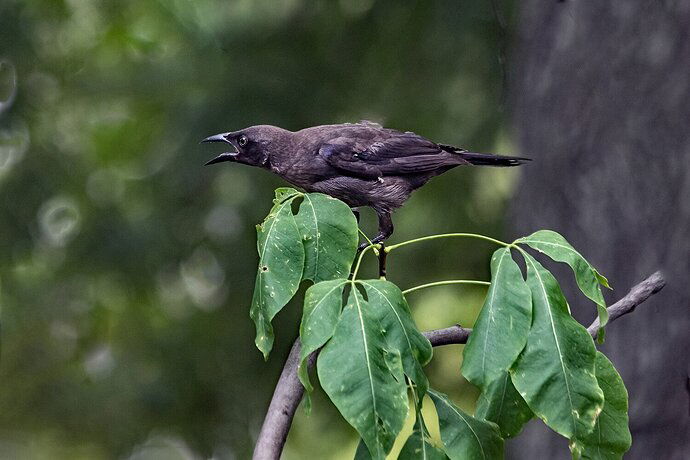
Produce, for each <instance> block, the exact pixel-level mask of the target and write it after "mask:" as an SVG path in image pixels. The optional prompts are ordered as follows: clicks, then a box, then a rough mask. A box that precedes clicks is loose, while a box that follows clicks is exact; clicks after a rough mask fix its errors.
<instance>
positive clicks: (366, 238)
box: [357, 227, 374, 244]
mask: <svg viewBox="0 0 690 460" xmlns="http://www.w3.org/2000/svg"><path fill="white" fill-rule="evenodd" d="M357 231H358V232H359V233H360V234H361V235H362V236H363V237H364V239H365V240H367V242H368V243H369V244H374V243H372V242H371V240H370V239H369V237H368V236H367V234H366V233H364V232H363V231H362V229H361V228H359V227H357Z"/></svg>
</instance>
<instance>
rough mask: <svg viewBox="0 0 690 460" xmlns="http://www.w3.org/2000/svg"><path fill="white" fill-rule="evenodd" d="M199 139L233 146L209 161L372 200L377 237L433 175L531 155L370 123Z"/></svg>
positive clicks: (255, 129)
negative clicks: (470, 147)
mask: <svg viewBox="0 0 690 460" xmlns="http://www.w3.org/2000/svg"><path fill="white" fill-rule="evenodd" d="M201 142H202V143H203V142H223V143H226V144H230V145H231V146H233V147H234V151H232V152H225V153H221V154H220V155H218V156H217V157H216V158H214V159H212V160H211V161H209V162H207V163H206V164H207V165H210V164H214V163H220V162H223V161H233V162H237V163H244V164H247V165H250V166H258V167H261V168H264V169H268V170H269V171H272V172H274V173H275V174H277V175H279V176H280V177H282V178H283V179H285V180H286V181H288V182H289V183H291V184H293V185H295V186H297V187H300V188H302V189H304V190H306V191H307V192H321V193H325V194H327V195H330V196H332V197H335V198H338V199H340V200H342V201H344V202H345V203H347V204H348V205H349V206H350V207H351V208H353V210H354V211H355V212H357V208H358V207H360V206H370V207H371V208H373V209H374V210H375V211H376V214H377V216H378V220H379V232H378V235H376V237H375V238H374V239H373V240H372V242H373V243H379V242H382V241H384V240H385V239H387V238H388V237H389V236H391V234H392V233H393V221H392V219H391V212H393V210H395V209H397V208H399V207H400V206H402V205H403V203H404V202H405V201H406V200H407V198H408V197H409V196H410V194H411V193H412V191H413V190H415V189H417V188H419V187H421V186H422V185H424V184H426V182H427V181H428V180H429V179H431V178H432V177H434V176H438V175H439V174H442V173H444V172H446V171H448V170H449V169H452V168H454V167H456V166H460V165H480V166H517V165H519V164H522V163H524V162H525V161H527V160H528V159H527V158H518V157H507V156H502V155H492V154H486V153H472V152H468V151H467V150H464V149H461V148H458V147H453V146H451V145H445V144H437V143H435V142H432V141H430V140H429V139H426V138H424V137H422V136H419V135H417V134H415V133H412V132H401V131H396V130H394V129H387V128H384V127H382V126H381V125H379V124H376V123H372V122H368V121H362V122H359V123H346V124H340V125H322V126H314V127H312V128H306V129H302V130H300V131H296V132H292V131H288V130H285V129H282V128H278V127H276V126H270V125H259V126H252V127H250V128H246V129H243V130H240V131H234V132H229V133H223V134H216V135H214V136H210V137H207V138H206V139H204V140H203V141H201Z"/></svg>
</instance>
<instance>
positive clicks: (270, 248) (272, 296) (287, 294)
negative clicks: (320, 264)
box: [249, 192, 304, 359]
mask: <svg viewBox="0 0 690 460" xmlns="http://www.w3.org/2000/svg"><path fill="white" fill-rule="evenodd" d="M276 196H278V192H276ZM295 196H296V195H295ZM293 198H294V197H293ZM291 203H292V200H291V199H288V200H285V201H283V202H278V199H276V204H275V205H274V206H273V209H271V212H270V213H269V214H268V216H267V217H266V219H265V220H264V222H263V223H262V224H261V225H257V227H256V233H257V248H258V251H259V267H258V271H257V275H256V283H255V285H254V297H253V298H252V306H251V308H250V310H249V316H251V318H252V319H253V320H254V324H255V325H256V340H255V343H256V346H257V348H258V349H259V350H261V352H262V353H263V355H264V358H265V359H268V354H269V353H270V351H271V348H273V326H272V325H271V320H272V319H273V317H274V316H275V315H276V314H277V313H278V312H279V311H280V310H281V309H282V308H283V307H284V306H285V304H287V303H288V302H289V301H290V299H291V298H292V297H293V296H294V295H295V292H297V289H298V287H299V283H300V281H301V279H302V270H303V268H304V247H303V246H302V241H301V238H300V233H299V230H298V229H297V224H296V223H295V217H294V216H293V215H292V209H291Z"/></svg>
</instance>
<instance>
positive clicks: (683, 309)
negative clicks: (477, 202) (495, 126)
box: [509, 0, 690, 459]
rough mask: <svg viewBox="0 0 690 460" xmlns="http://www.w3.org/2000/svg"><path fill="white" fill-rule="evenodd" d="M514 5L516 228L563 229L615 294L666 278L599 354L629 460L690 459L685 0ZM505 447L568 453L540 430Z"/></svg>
mask: <svg viewBox="0 0 690 460" xmlns="http://www.w3.org/2000/svg"><path fill="white" fill-rule="evenodd" d="M520 8H521V11H520V19H519V22H518V31H517V35H518V36H517V44H516V48H515V50H514V51H515V52H514V53H513V55H512V61H513V64H514V67H513V68H514V69H515V73H514V74H513V75H512V77H511V80H510V101H511V106H512V119H513V126H514V128H515V134H516V139H517V141H518V144H519V147H520V152H519V153H520V154H521V155H524V156H528V157H531V158H533V159H534V161H533V162H532V163H531V164H529V165H527V166H525V167H523V168H522V176H521V183H520V185H519V187H518V193H517V195H516V198H515V202H514V204H513V206H512V210H511V212H512V223H513V229H514V231H515V234H516V235H524V234H528V233H531V232H532V231H535V230H537V229H540V228H549V229H554V230H556V231H558V232H560V233H561V234H563V235H564V236H565V237H566V238H567V239H568V240H569V241H570V242H571V243H572V244H573V245H574V246H575V247H576V248H578V249H579V250H580V251H581V252H582V253H583V255H585V257H587V258H588V259H589V260H590V261H592V263H593V264H594V265H595V266H596V267H597V268H598V269H599V270H600V271H601V272H602V273H603V274H604V275H607V276H608V277H609V281H610V283H611V286H612V287H613V288H614V289H625V288H626V287H627V286H632V285H634V284H635V283H637V282H638V281H640V280H641V279H642V278H643V277H644V276H646V275H647V274H648V273H651V272H653V271H654V270H656V269H659V268H660V269H662V270H663V272H664V274H665V276H666V279H667V281H668V284H667V287H666V289H665V290H664V291H663V292H661V293H660V295H658V296H656V297H655V298H653V299H651V300H650V302H652V303H653V304H652V305H650V307H651V308H645V309H644V310H641V311H639V312H637V313H636V314H635V315H631V316H630V317H628V318H627V319H623V320H622V321H621V322H620V323H617V324H616V327H615V328H614V329H612V330H611V333H610V334H609V335H608V336H607V339H606V343H605V345H604V346H603V347H602V348H601V349H602V351H604V353H606V354H607V355H608V356H609V357H610V358H611V360H612V361H613V363H614V364H615V365H616V366H617V367H618V369H619V371H620V373H621V376H622V377H623V380H624V381H625V383H626V385H627V387H628V391H629V396H630V428H631V431H632V435H633V446H632V449H631V450H630V452H629V453H628V455H627V456H626V458H632V459H650V458H658V459H662V458H663V459H675V458H681V457H683V458H687V455H688V453H690V428H689V426H690V423H689V419H690V412H689V411H690V402H689V398H688V389H687V385H688V383H687V382H688V370H689V367H688V362H689V358H688V356H689V353H690V243H689V242H690V37H689V36H688V35H689V33H690V1H687V0H678V1H660V0H646V1H645V0H625V1H614V2H609V1H594V0H568V1H565V2H558V1H556V0H525V1H523V2H521V4H520ZM563 276H565V277H568V276H570V275H568V274H566V272H565V271H564V272H563ZM570 277H571V278H572V276H570ZM565 291H566V295H567V296H568V299H569V301H570V303H571V306H572V309H573V312H574V314H575V315H576V316H577V317H578V319H580V320H582V321H585V322H586V321H587V319H590V318H591V316H592V315H593V314H594V307H593V306H592V305H591V303H590V302H588V301H587V300H586V299H584V298H583V297H582V295H580V294H578V293H577V288H576V287H575V284H574V283H571V284H570V285H566V286H565ZM619 295H620V292H619ZM609 298H613V294H612V295H611V297H609ZM540 425H542V426H540ZM509 446H510V452H511V455H510V456H511V457H513V458H549V459H550V458H568V457H569V452H568V449H567V442H566V440H564V439H563V438H559V437H557V436H555V435H553V434H550V433H549V432H548V430H546V429H543V424H541V423H534V422H532V423H531V424H530V425H529V426H528V428H527V429H526V432H525V433H524V434H523V435H522V436H520V437H518V438H517V440H515V441H512V442H511V443H509Z"/></svg>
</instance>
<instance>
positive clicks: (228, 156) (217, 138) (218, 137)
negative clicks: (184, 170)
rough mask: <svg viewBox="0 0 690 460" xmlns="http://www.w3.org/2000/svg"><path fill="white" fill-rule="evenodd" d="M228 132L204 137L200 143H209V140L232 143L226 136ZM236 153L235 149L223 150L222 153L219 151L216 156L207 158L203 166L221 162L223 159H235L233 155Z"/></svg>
mask: <svg viewBox="0 0 690 460" xmlns="http://www.w3.org/2000/svg"><path fill="white" fill-rule="evenodd" d="M228 134H230V133H222V134H215V135H213V136H209V137H207V138H206V139H204V140H203V141H201V142H200V144H205V143H210V142H225V143H226V144H230V145H232V142H230V141H229V140H228V139H227V137H226V136H227V135H228ZM233 147H234V146H233ZM237 155H238V152H237V151H234V152H224V153H221V154H220V155H218V156H217V157H215V158H214V159H212V160H209V161H207V162H206V163H204V166H207V165H212V164H215V163H221V162H223V161H232V160H234V159H235V157H236V156H237Z"/></svg>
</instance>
